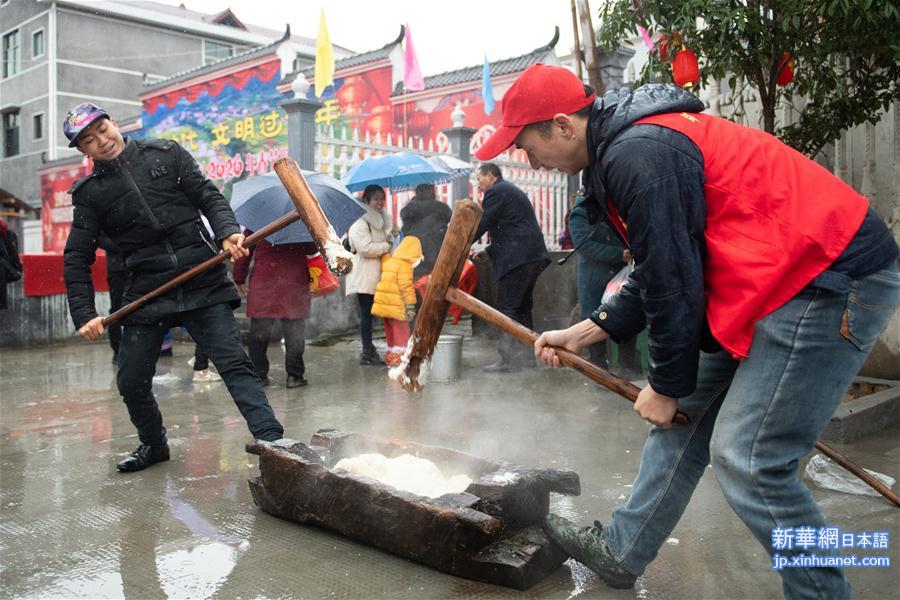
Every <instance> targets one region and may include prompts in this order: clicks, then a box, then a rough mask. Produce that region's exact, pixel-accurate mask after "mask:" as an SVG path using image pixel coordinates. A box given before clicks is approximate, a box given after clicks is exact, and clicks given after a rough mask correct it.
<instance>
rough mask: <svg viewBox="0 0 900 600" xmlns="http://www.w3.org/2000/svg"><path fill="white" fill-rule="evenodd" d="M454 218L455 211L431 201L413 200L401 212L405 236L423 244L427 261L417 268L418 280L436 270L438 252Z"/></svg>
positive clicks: (423, 252) (416, 275)
mask: <svg viewBox="0 0 900 600" xmlns="http://www.w3.org/2000/svg"><path fill="white" fill-rule="evenodd" d="M452 216H453V211H452V210H451V209H450V207H449V206H447V205H446V204H444V203H443V202H438V201H437V200H430V199H419V198H413V199H412V201H410V203H409V204H407V205H406V206H404V207H403V210H401V211H400V219H401V220H402V221H403V228H402V229H401V231H402V232H403V235H404V236H408V235H413V236H416V237H417V238H419V241H420V242H421V243H422V255H423V256H424V257H425V260H423V261H422V263H421V264H420V265H419V266H417V267H416V268H415V271H414V273H415V275H414V276H415V278H416V279H418V278H419V277H421V276H423V275H428V274H429V273H431V271H432V270H433V269H434V261H436V260H437V255H438V252H440V251H441V244H443V243H444V236H445V235H446V234H447V225H448V224H449V223H450V217H452Z"/></svg>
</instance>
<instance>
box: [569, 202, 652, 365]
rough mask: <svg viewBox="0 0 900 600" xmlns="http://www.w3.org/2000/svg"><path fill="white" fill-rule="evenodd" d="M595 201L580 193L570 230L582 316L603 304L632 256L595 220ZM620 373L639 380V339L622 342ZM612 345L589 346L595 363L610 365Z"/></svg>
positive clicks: (608, 230)
mask: <svg viewBox="0 0 900 600" xmlns="http://www.w3.org/2000/svg"><path fill="white" fill-rule="evenodd" d="M592 207H593V204H592V203H589V202H586V201H585V199H584V196H582V195H578V196H577V197H576V200H575V206H573V207H572V212H571V213H570V215H571V216H570V218H569V230H570V231H571V234H572V243H573V244H574V247H575V255H576V260H577V281H578V306H579V310H580V312H581V318H582V319H586V318H588V317H589V316H590V314H591V313H593V312H594V310H595V309H596V308H597V307H598V306H600V302H601V299H602V298H603V292H604V290H606V284H608V283H609V280H610V279H612V278H613V277H614V276H615V275H616V273H618V272H619V271H620V270H621V269H622V268H623V267H624V266H625V265H626V264H627V263H628V261H629V260H630V259H631V253H630V252H629V251H628V250H627V249H626V248H625V247H624V246H622V242H621V241H620V240H619V238H618V237H617V236H616V234H615V233H613V231H612V229H610V228H609V226H608V225H606V223H604V222H603V221H601V220H599V219H596V218H594V219H592V218H591V216H590V215H589V211H591V210H592ZM618 347H619V373H618V374H619V375H621V376H622V377H624V378H625V379H629V380H633V379H639V378H640V377H641V375H642V373H641V356H640V354H639V353H638V351H637V338H636V337H633V338H631V339H629V340H626V341H623V342H621V343H619V344H618ZM608 348H609V346H608V343H607V341H606V340H604V341H601V342H597V343H596V344H591V345H590V346H588V355H589V356H590V359H591V362H593V363H595V364H597V365H599V366H601V367H603V368H604V369H607V368H609V350H608Z"/></svg>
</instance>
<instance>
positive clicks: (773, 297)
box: [611, 113, 869, 358]
mask: <svg viewBox="0 0 900 600" xmlns="http://www.w3.org/2000/svg"><path fill="white" fill-rule="evenodd" d="M645 123H646V124H652V125H661V126H663V127H667V128H669V129H674V130H675V131H678V132H681V133H683V134H684V135H686V136H687V137H689V138H690V139H691V141H693V142H694V143H695V144H696V145H697V146H698V147H699V148H700V152H701V153H702V154H703V169H704V172H705V175H706V184H705V192H706V232H705V237H706V261H705V264H704V279H705V285H706V316H707V319H708V320H709V325H710V329H711V331H712V333H713V335H714V336H715V337H716V339H717V340H718V341H719V343H720V344H721V345H722V347H723V348H725V349H726V350H728V351H729V352H731V354H732V355H733V356H734V357H735V358H746V357H747V356H748V355H749V353H750V345H751V342H752V341H753V326H754V324H755V323H756V322H757V321H759V320H760V319H762V318H763V317H765V316H766V315H768V314H770V313H771V312H773V311H775V310H777V309H778V308H780V307H781V306H782V305H784V304H785V303H786V302H787V301H788V300H790V299H791V298H792V297H794V295H796V294H797V292H799V291H800V290H801V289H803V288H804V287H805V286H806V285H807V284H808V283H809V282H810V281H812V280H813V279H814V278H815V277H816V276H817V275H818V274H819V273H821V272H822V271H824V270H825V269H827V268H828V266H829V265H831V263H833V262H834V260H835V259H836V258H837V257H838V256H839V255H840V254H841V252H843V250H844V248H846V247H847V245H848V244H849V243H850V240H851V239H852V238H853V236H854V235H855V234H856V232H857V230H858V229H859V226H860V225H861V224H862V221H863V219H864V218H865V216H866V211H867V210H868V206H869V204H868V201H867V200H866V198H865V197H863V196H861V195H859V194H857V193H856V192H855V191H854V190H853V188H851V187H850V186H848V185H847V184H845V183H844V182H842V181H841V180H840V179H838V178H837V177H835V176H834V175H832V174H831V173H829V172H828V171H827V170H826V169H825V168H823V167H821V166H820V165H818V164H816V163H815V162H813V161H811V160H809V159H807V158H806V157H805V156H803V155H802V154H800V153H799V152H797V151H796V150H793V149H792V148H790V147H789V146H787V145H785V144H783V143H781V142H780V141H778V140H777V139H776V138H775V137H773V136H771V135H769V134H768V133H765V132H763V131H760V130H757V129H753V128H750V127H744V126H741V125H737V124H735V123H732V122H730V121H726V120H725V119H721V118H718V117H713V116H710V115H705V114H697V113H670V114H664V115H657V116H654V117H648V118H645V119H641V120H639V121H637V122H636V124H645ZM617 217H618V213H614V214H613V213H611V220H613V221H615V220H616V219H617ZM618 221H619V222H618V223H615V222H614V223H613V225H614V226H615V227H616V229H617V230H619V231H620V233H621V232H623V231H625V227H624V224H623V223H622V221H621V219H620V218H619V219H618Z"/></svg>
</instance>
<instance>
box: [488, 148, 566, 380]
mask: <svg viewBox="0 0 900 600" xmlns="http://www.w3.org/2000/svg"><path fill="white" fill-rule="evenodd" d="M475 177H476V178H477V180H478V188H479V189H480V190H481V191H482V192H483V193H484V197H483V199H482V202H481V207H482V208H483V209H484V215H483V216H482V217H481V223H479V225H478V230H477V231H476V232H475V239H476V240H477V239H479V238H480V237H481V236H483V235H484V234H485V233H489V234H490V236H491V244H490V245H489V246H488V248H487V253H488V255H489V256H490V257H491V262H492V264H493V272H494V279H495V280H496V281H497V300H496V305H497V306H496V308H497V310H499V311H500V312H502V313H503V314H505V315H506V316H508V317H510V318H511V319H513V320H515V321H518V322H519V323H521V324H522V325H525V326H526V327H528V328H529V329H534V320H533V318H532V315H531V309H532V308H533V306H534V285H535V283H537V280H538V277H539V276H540V274H541V272H543V270H544V269H546V268H547V265H548V264H550V255H549V254H548V253H547V246H546V245H545V244H544V236H543V234H542V233H541V228H540V227H539V226H538V222H537V217H535V216H534V208H532V206H531V202H530V201H529V200H528V196H526V195H525V192H523V191H522V190H520V189H519V188H517V187H516V186H514V185H513V184H511V183H509V182H508V181H506V180H504V179H503V174H502V172H501V171H500V167H498V166H497V165H496V164H494V163H483V164H482V165H481V166H479V167H478V170H477V171H476V172H475ZM497 351H498V352H499V353H500V360H498V361H497V362H495V363H493V364H490V365H488V366H486V367H484V370H485V371H488V372H507V371H518V370H519V369H521V368H523V367H530V366H533V365H534V356H533V355H532V353H531V351H530V349H529V348H528V347H527V346H522V345H521V344H520V343H519V342H518V341H516V340H515V339H514V338H513V337H512V336H510V335H508V334H500V341H499V343H498V345H497Z"/></svg>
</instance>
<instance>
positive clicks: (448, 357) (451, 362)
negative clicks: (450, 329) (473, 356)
mask: <svg viewBox="0 0 900 600" xmlns="http://www.w3.org/2000/svg"><path fill="white" fill-rule="evenodd" d="M462 341H463V336H461V335H442V336H440V337H439V338H438V341H437V345H435V347H434V354H433V355H432V356H431V366H430V368H429V369H428V380H429V381H442V382H447V381H453V380H454V379H459V372H460V370H461V369H462Z"/></svg>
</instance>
